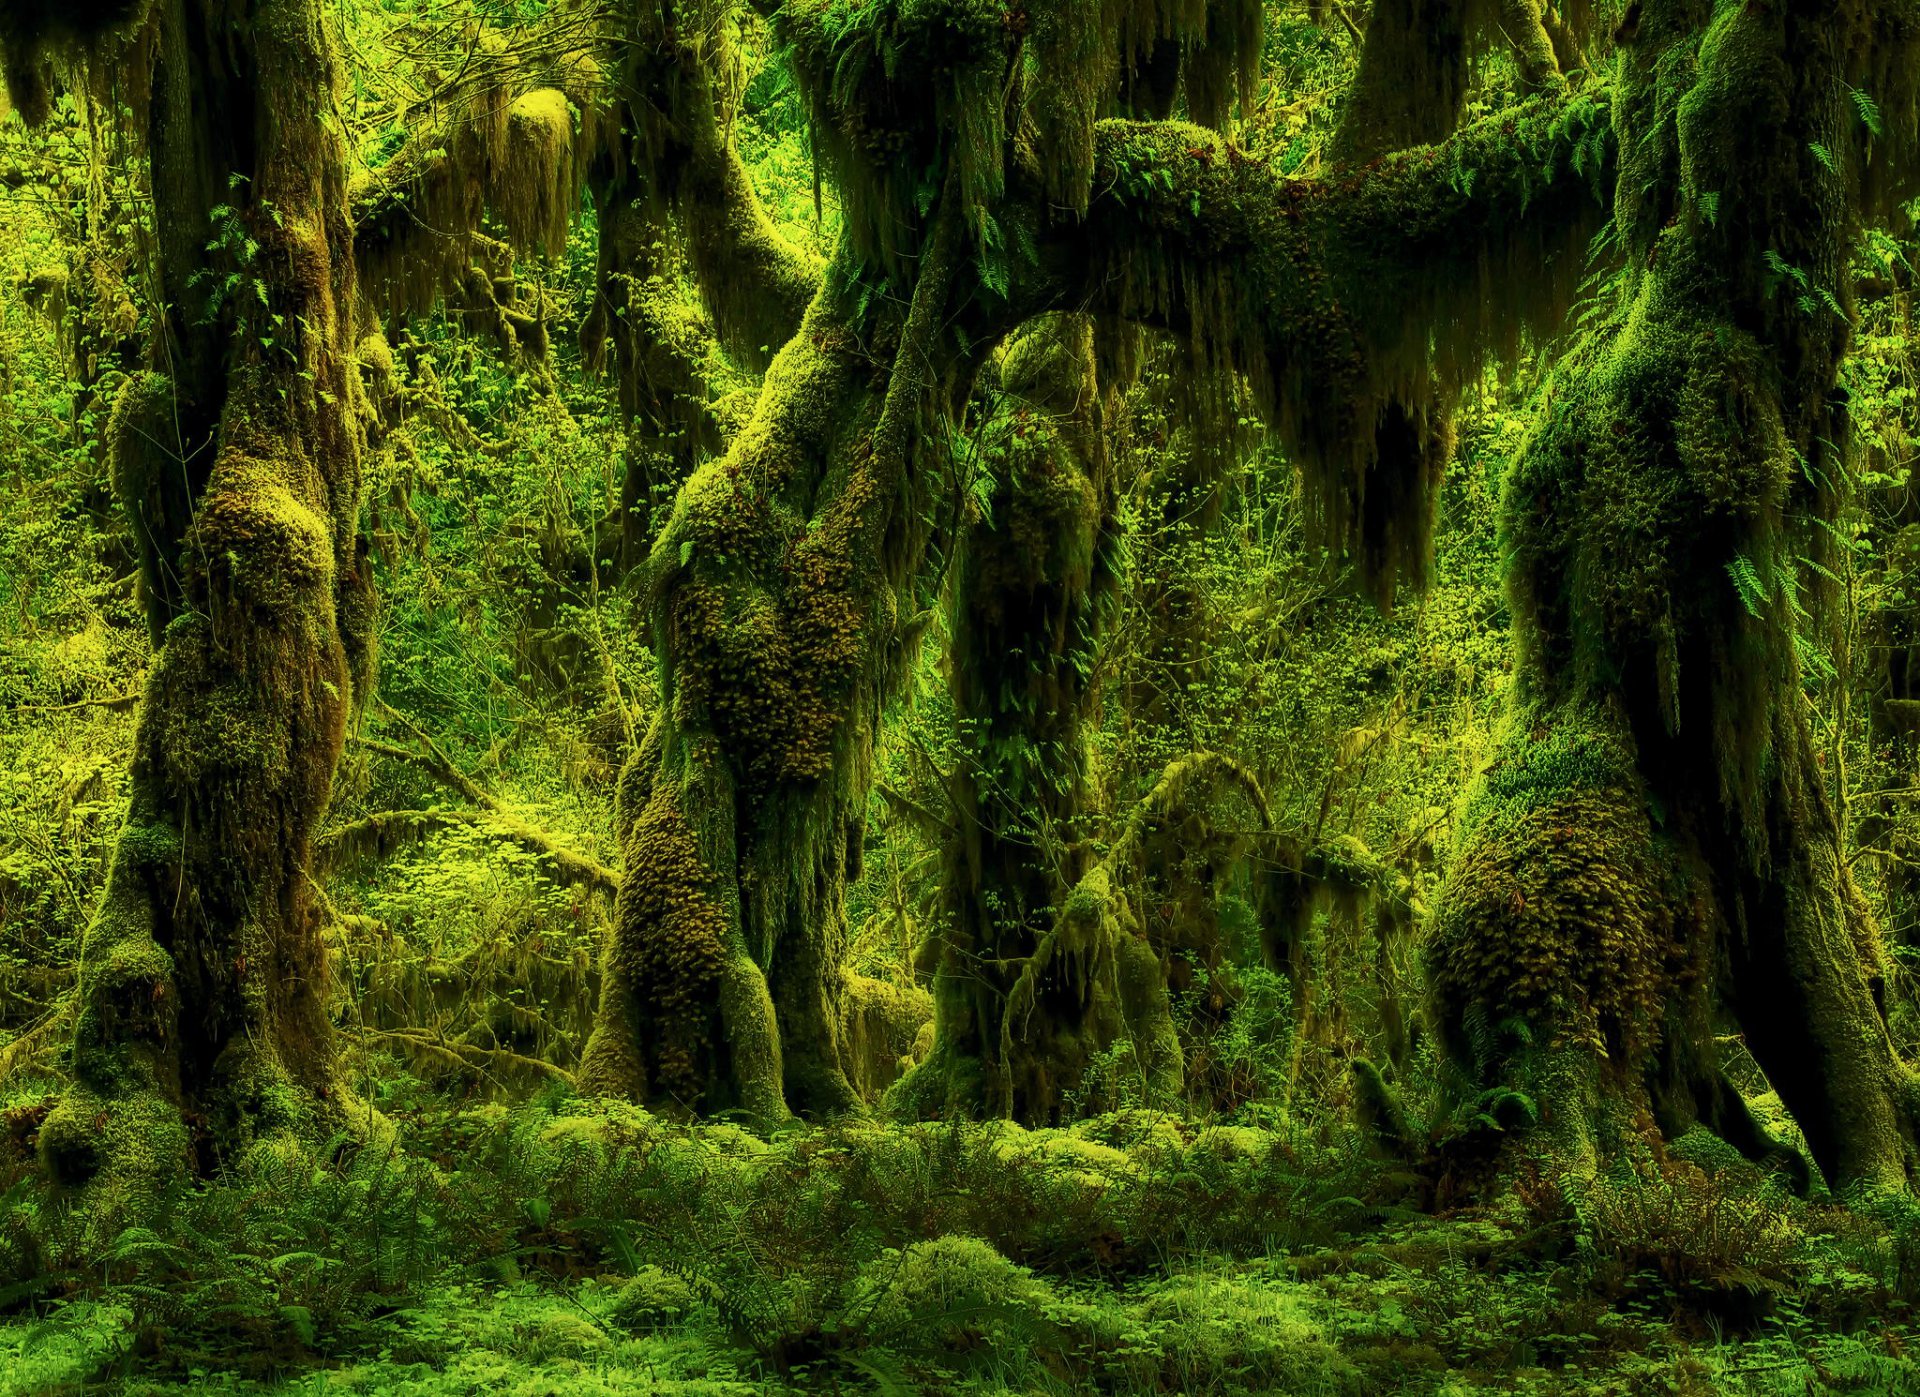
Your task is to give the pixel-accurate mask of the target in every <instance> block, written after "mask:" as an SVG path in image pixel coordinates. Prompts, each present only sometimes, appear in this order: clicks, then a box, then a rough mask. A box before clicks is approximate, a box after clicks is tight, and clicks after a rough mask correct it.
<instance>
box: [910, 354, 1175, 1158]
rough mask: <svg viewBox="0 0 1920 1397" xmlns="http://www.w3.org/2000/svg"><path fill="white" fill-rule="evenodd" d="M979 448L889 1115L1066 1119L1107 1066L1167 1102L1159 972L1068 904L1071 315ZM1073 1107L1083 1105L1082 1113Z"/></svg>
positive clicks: (1079, 588)
mask: <svg viewBox="0 0 1920 1397" xmlns="http://www.w3.org/2000/svg"><path fill="white" fill-rule="evenodd" d="M1000 388H1001V391H1002V392H1003V393H1004V394H1005V395H1007V396H1006V398H1005V400H1004V405H1003V407H1002V410H1001V411H1000V412H999V413H998V414H996V416H995V418H994V419H993V420H992V421H990V422H988V423H986V424H984V425H983V426H982V427H981V429H980V431H979V436H980V439H981V442H982V444H983V454H984V456H985V458H986V462H987V464H986V467H985V468H986V469H987V470H988V471H989V472H990V473H991V476H992V481H993V495H992V500H991V503H990V505H988V506H987V507H985V508H984V509H983V510H982V511H981V514H980V517H979V518H977V519H976V520H974V522H973V524H972V526H971V527H970V528H969V530H968V531H967V534H966V536H965V538H964V540H963V541H962V543H961V551H960V554H959V557H958V559H957V561H956V563H955V570H954V577H953V579H952V581H951V583H950V590H949V594H948V598H947V608H948V626H949V631H950V633H951V635H952V638H953V639H952V649H951V651H950V654H949V656H948V661H947V663H948V678H949V688H950V691H951V693H952V695H953V707H954V721H955V724H956V728H957V736H958V746H959V750H960V752H961V753H962V757H961V760H960V762H959V764H958V766H957V767H956V770H955V772H954V774H953V778H952V782H951V786H952V795H953V801H954V807H955V829H954V831H953V833H952V834H951V835H950V836H949V838H948V841H947V845H946V848H945V859H944V884H943V891H944V893H945V898H946V904H947V922H946V925H945V928H944V929H943V931H942V933H941V941H940V947H939V960H938V965H937V970H936V975H935V982H934V1033H933V1048H932V1051H931V1053H930V1055H929V1056H928V1058H927V1059H926V1061H925V1062H923V1063H922V1064H921V1065H920V1066H919V1067H918V1068H917V1069H916V1070H915V1071H914V1072H913V1073H912V1074H910V1075H909V1077H908V1078H907V1079H906V1080H905V1081H904V1082H902V1083H901V1085H900V1086H899V1087H898V1088H896V1090H895V1092H894V1093H893V1095H892V1096H890V1097H889V1106H890V1107H891V1108H892V1109H894V1110H896V1111H898V1112H900V1113H902V1114H906V1115H910V1116H917V1117H925V1116H962V1117H969V1116H1012V1117H1014V1118H1016V1119H1019V1120H1022V1121H1027V1122H1038V1123H1047V1122H1051V1121H1054V1120H1056V1119H1058V1118H1060V1117H1061V1116H1062V1115H1064V1114H1067V1113H1068V1112H1069V1111H1070V1109H1071V1107H1072V1104H1073V1102H1072V1100H1070V1098H1076V1097H1077V1096H1078V1095H1079V1093H1081V1092H1082V1090H1083V1088H1085V1087H1086V1085H1087V1078H1088V1074H1089V1071H1090V1070H1092V1069H1096V1068H1098V1067H1100V1066H1101V1065H1102V1063H1101V1060H1102V1058H1103V1056H1106V1055H1111V1054H1114V1053H1116V1052H1124V1053H1125V1054H1126V1056H1125V1058H1124V1060H1119V1061H1115V1062H1113V1063H1111V1064H1110V1065H1111V1067H1112V1068H1113V1070H1114V1071H1116V1072H1118V1073H1120V1074H1123V1075H1124V1076H1125V1077H1126V1078H1128V1079H1140V1080H1142V1082H1143V1084H1145V1085H1150V1086H1151V1087H1152V1088H1154V1089H1156V1090H1159V1091H1162V1092H1165V1091H1167V1090H1169V1089H1172V1088H1175V1087H1177V1085H1178V1082H1179V1072H1180V1057H1179V1048H1178V1044H1177V1043H1176V1042H1175V1041H1174V1039H1173V1033H1172V1024H1171V1019H1170V1016H1169V1014H1168V1009H1167V996H1166V976H1165V973H1164V971H1163V970H1162V968H1161V966H1160V963H1159V961H1158V959H1157V958H1156V957H1155V955H1154V952H1153V950H1152V949H1151V948H1150V947H1149V946H1148V944H1147V943H1146V941H1145V940H1144V939H1143V938H1142V937H1141V936H1140V935H1139V930H1140V929H1139V928H1138V927H1137V926H1133V925H1130V921H1131V918H1130V916H1129V914H1128V910H1127V906H1126V904H1124V903H1121V904H1118V905H1116V904H1113V903H1112V902H1111V900H1107V901H1105V902H1101V901H1098V900H1095V899H1091V898H1086V897H1083V898H1081V899H1080V900H1079V901H1077V902H1076V901H1074V893H1075V891H1076V889H1077V888H1079V887H1080V885H1081V883H1082V881H1083V879H1085V877H1086V875H1087V874H1088V872H1089V871H1090V870H1091V869H1092V867H1093V865H1094V862H1095V860H1094V848H1093V844H1092V833H1093V832H1092V830H1091V828H1090V827H1089V818H1090V817H1091V816H1092V815H1093V814H1094V813H1095V811H1094V806H1093V802H1092V799H1091V797H1092V792H1091V791H1090V790H1089V780H1090V773H1089V771H1088V769H1087V760H1088V754H1087V737H1088V727H1089V724H1090V720H1091V719H1092V717H1093V713H1092V705H1093V703H1094V700H1095V693H1096V691H1095V687H1094V685H1093V682H1092V677H1093V673H1094V670H1095V666H1096V663H1097V659H1098V654H1099V645H1100V641H1101V638H1102V631H1103V629H1104V624H1103V623H1104V619H1105V616H1106V614H1107V612H1109V611H1110V610H1111V606H1112V597H1111V592H1112V587H1113V580H1114V579H1113V566H1114V559H1113V557H1112V549H1113V547H1114V542H1115V540H1114V533H1113V531H1114V527H1115V521H1114V519H1113V513H1112V511H1113V483H1112V479H1111V468H1110V462H1109V453H1108V447H1107V440H1106V436H1107V422H1106V417H1107V409H1108V405H1107V404H1106V403H1105V401H1104V400H1103V394H1102V390H1101V387H1100V385H1099V384H1098V383H1097V382H1096V375H1095V353H1094V332H1093V327H1092V325H1091V323H1090V322H1089V321H1088V320H1087V319H1086V317H1084V316H1049V317H1045V318H1043V319H1041V320H1039V321H1037V322H1035V324H1033V325H1032V326H1029V327H1027V328H1026V329H1025V330H1024V331H1022V332H1021V334H1020V336H1019V337H1018V338H1017V339H1016V340H1015V341H1014V342H1013V343H1012V345H1011V346H1010V347H1009V349H1008V351H1007V353H1006V356H1005V359H1004V361H1003V363H1002V365H1001V369H1000ZM1095 1088H1096V1089H1095V1090H1094V1092H1093V1096H1092V1097H1089V1098H1085V1099H1084V1100H1082V1104H1092V1103H1093V1100H1094V1098H1097V1097H1098V1096H1099V1094H1100V1093H1099V1090H1098V1089H1097V1088H1098V1084H1097V1083H1096V1084H1095Z"/></svg>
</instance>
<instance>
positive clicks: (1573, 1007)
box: [1426, 710, 1709, 1074]
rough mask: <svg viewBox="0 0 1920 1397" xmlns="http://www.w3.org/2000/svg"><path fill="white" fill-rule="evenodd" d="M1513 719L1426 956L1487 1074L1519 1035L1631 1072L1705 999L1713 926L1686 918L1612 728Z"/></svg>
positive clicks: (1629, 761)
mask: <svg viewBox="0 0 1920 1397" xmlns="http://www.w3.org/2000/svg"><path fill="white" fill-rule="evenodd" d="M1509 721H1510V724H1511V726H1510V728H1509V730H1508V735H1507V738H1506V740H1505V741H1504V742H1503V743H1502V745H1501V747H1500V755H1499V756H1498V757H1497V758H1496V759H1495V761H1494V762H1493V764H1492V766H1491V767H1490V768H1489V770H1488V771H1487V772H1486V774H1485V775H1483V776H1482V777H1481V778H1480V780H1479V782H1478V783H1477V784H1476V786H1475V788H1474V790H1473V792H1472V793H1471V794H1470V795H1469V797H1468V799H1467V802H1466V805H1465V807H1464V808H1463V810H1462V813H1461V817H1460V828H1459V834H1458V847H1457V852H1456V853H1455V855H1454V857H1453V859H1452V861H1451V863H1450V865H1449V868H1448V872H1447V880H1446V883H1445V886H1444V888H1443V890H1442V893H1441V903H1440V911H1439V914H1438V917H1437V919H1436V921H1435V923H1434V927H1433V932H1432V936H1431V939H1430V941H1429V943H1428V947H1427V953H1426V963H1427V970H1428V975H1429V977H1430V979H1431V981H1432V984H1433V989H1434V993H1435V995H1436V1000H1437V1011H1438V1017H1439V1019H1440V1022H1441V1024H1442V1025H1443V1026H1444V1027H1445V1029H1446V1031H1447V1032H1448V1033H1449V1034H1451V1035H1452V1038H1451V1040H1450V1043H1449V1046H1450V1048H1451V1050H1452V1051H1453V1053H1454V1054H1455V1055H1456V1057H1457V1058H1458V1060H1460V1061H1463V1062H1473V1063H1476V1064H1477V1065H1478V1067H1479V1068H1480V1070H1482V1071H1486V1070H1488V1069H1489V1068H1490V1067H1492V1066H1493V1063H1494V1061H1495V1060H1496V1059H1497V1058H1498V1057H1499V1056H1500V1055H1501V1054H1502V1053H1503V1052H1508V1051H1511V1050H1512V1047H1513V1044H1514V1034H1515V1033H1516V1032H1519V1033H1521V1034H1522V1035H1523V1036H1525V1037H1526V1038H1527V1041H1536V1040H1537V1041H1538V1042H1539V1043H1540V1044H1541V1045H1542V1046H1544V1047H1548V1048H1555V1047H1559V1046H1562V1045H1563V1043H1564V1042H1577V1043H1580V1044H1583V1045H1585V1046H1587V1047H1589V1048H1591V1049H1592V1050H1594V1051H1596V1052H1598V1053H1600V1054H1601V1055H1602V1056H1604V1057H1606V1058H1608V1059H1609V1060H1611V1061H1612V1062H1613V1064H1614V1067H1615V1070H1617V1071H1618V1072H1621V1073H1623V1074H1630V1073H1633V1072H1635V1071H1637V1070H1639V1069H1641V1068H1643V1067H1644V1066H1645V1065H1646V1063H1647V1060H1648V1055H1649V1054H1650V1052H1651V1051H1652V1049H1653V1048H1654V1047H1655V1046H1656V1045H1657V1044H1658V1043H1659V1042H1660V1038H1661V1033H1662V1028H1663V1025H1664V1023H1665V1021H1666V1019H1667V1016H1668V1015H1669V1013H1671V1012H1674V1010H1675V1007H1676V1001H1677V1000H1681V999H1684V997H1685V996H1686V994H1688V993H1690V992H1691V991H1694V990H1697V989H1698V988H1699V986H1700V984H1701V979H1702V976H1703V974H1704V964H1703V960H1704V956H1705V954H1706V935H1707V932H1708V930H1709V928H1708V927H1707V926H1705V925H1702V924H1698V923H1689V922H1688V921H1687V920H1686V918H1687V913H1688V911H1689V909H1694V908H1695V907H1696V906H1697V905H1698V898H1697V895H1696V893H1695V892H1694V890H1693V889H1692V888H1691V886H1690V884H1689V882H1688V880H1687V875H1686V869H1685V866H1684V864H1683V863H1682V862H1681V860H1680V856H1679V855H1678V854H1677V852H1676V851H1675V850H1674V848H1673V847H1672V845H1671V844H1670V843H1669V842H1668V841H1666V840H1663V839H1662V838H1661V837H1660V836H1659V835H1658V834H1657V833H1656V832H1655V829H1654V826H1653V823H1652V818H1651V815H1650V812H1649V809H1648V801H1647V795H1646V792H1645V788H1644V786H1643V785H1642V784H1641V781H1640V778H1639V776H1638V773H1637V771H1636V769H1635V765H1634V754H1633V751H1632V749H1631V747H1630V746H1628V745H1627V744H1626V742H1625V740H1624V738H1623V736H1622V734H1621V733H1620V731H1619V725H1618V720H1613V721H1609V720H1607V719H1606V718H1605V717H1604V716H1603V715H1598V714H1596V715H1592V716H1589V717H1587V718H1586V719H1585V721H1582V720H1581V719H1580V718H1579V717H1577V716H1574V715H1571V714H1568V713H1565V712H1562V713H1558V714H1555V715H1553V716H1552V717H1547V716H1545V715H1542V714H1540V713H1538V712H1529V711H1526V710H1521V711H1519V712H1517V713H1516V714H1515V715H1514V716H1513V717H1512V718H1511V719H1510V720H1509ZM1694 915H1695V916H1697V917H1698V916H1704V913H1703V912H1702V911H1695V912H1694ZM1516 1021H1517V1022H1518V1023H1520V1024H1524V1025H1526V1028H1525V1029H1519V1030H1516V1029H1515V1028H1514V1027H1513V1025H1514V1023H1515V1022H1516Z"/></svg>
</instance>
